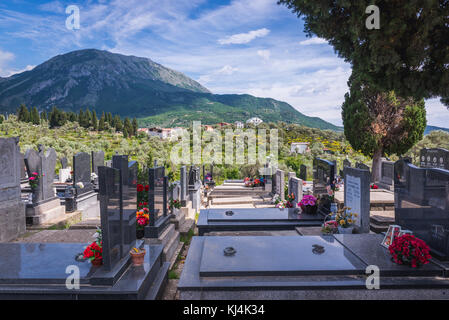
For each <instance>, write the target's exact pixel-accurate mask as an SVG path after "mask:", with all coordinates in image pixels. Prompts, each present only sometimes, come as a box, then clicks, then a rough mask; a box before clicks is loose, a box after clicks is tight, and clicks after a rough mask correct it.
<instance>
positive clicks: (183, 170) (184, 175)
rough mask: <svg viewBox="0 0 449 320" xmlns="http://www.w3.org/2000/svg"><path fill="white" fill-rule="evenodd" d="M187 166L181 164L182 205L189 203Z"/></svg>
mask: <svg viewBox="0 0 449 320" xmlns="http://www.w3.org/2000/svg"><path fill="white" fill-rule="evenodd" d="M186 170H187V169H186V166H181V169H180V185H181V205H182V206H183V207H185V206H186V205H187V171H186Z"/></svg>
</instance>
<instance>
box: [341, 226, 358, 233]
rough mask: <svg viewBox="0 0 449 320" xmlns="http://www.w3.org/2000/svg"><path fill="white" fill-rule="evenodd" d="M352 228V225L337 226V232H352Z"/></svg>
mask: <svg viewBox="0 0 449 320" xmlns="http://www.w3.org/2000/svg"><path fill="white" fill-rule="evenodd" d="M353 230H354V227H347V228H343V227H340V226H338V233H340V234H352V231H353Z"/></svg>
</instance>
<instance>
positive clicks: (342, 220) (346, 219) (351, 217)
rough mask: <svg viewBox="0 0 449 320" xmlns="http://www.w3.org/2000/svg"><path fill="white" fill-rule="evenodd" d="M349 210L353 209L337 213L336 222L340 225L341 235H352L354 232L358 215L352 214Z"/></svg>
mask: <svg viewBox="0 0 449 320" xmlns="http://www.w3.org/2000/svg"><path fill="white" fill-rule="evenodd" d="M349 210H351V208H348V207H344V208H342V209H341V210H339V211H338V212H337V215H336V218H335V220H336V221H337V224H338V232H339V233H343V234H345V233H352V231H353V230H354V223H355V221H356V219H355V218H356V217H357V216H358V214H357V213H352V212H350V211H349Z"/></svg>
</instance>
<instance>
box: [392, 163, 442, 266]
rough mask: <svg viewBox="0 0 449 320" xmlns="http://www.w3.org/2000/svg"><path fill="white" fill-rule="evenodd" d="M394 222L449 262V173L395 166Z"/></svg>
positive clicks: (410, 165) (404, 164)
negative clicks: (409, 231) (411, 232)
mask: <svg viewBox="0 0 449 320" xmlns="http://www.w3.org/2000/svg"><path fill="white" fill-rule="evenodd" d="M394 170H395V171H394V174H395V180H394V190H395V223H396V224H398V225H400V226H401V227H402V228H405V229H408V230H411V231H413V233H414V234H415V235H416V236H417V237H419V238H421V239H423V240H424V241H426V242H427V243H428V244H429V246H430V247H431V249H432V252H433V253H434V254H435V255H437V256H438V257H440V258H441V259H444V260H448V259H449V216H448V210H449V170H445V169H439V168H419V167H416V166H414V165H413V164H411V163H410V162H408V161H404V160H399V161H397V162H396V163H395V164H394Z"/></svg>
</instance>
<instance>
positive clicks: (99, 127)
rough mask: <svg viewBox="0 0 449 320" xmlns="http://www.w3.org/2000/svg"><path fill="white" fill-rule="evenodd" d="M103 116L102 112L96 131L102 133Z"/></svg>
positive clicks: (103, 126)
mask: <svg viewBox="0 0 449 320" xmlns="http://www.w3.org/2000/svg"><path fill="white" fill-rule="evenodd" d="M104 122H105V115H104V111H103V113H102V114H101V117H100V121H99V122H98V131H103V130H104V129H105V123H104Z"/></svg>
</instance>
